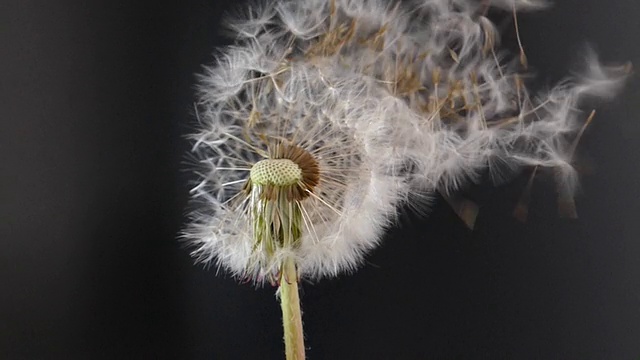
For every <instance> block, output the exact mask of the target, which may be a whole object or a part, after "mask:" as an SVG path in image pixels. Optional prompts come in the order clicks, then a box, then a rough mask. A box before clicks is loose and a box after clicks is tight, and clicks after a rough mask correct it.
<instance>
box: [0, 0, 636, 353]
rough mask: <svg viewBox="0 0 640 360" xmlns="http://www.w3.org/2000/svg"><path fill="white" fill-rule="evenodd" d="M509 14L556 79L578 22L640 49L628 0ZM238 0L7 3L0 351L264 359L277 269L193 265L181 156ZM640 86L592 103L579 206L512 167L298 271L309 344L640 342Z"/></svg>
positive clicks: (610, 55)
mask: <svg viewBox="0 0 640 360" xmlns="http://www.w3.org/2000/svg"><path fill="white" fill-rule="evenodd" d="M557 2H558V4H556V6H555V7H554V8H552V9H551V10H549V11H546V12H542V13H538V14H535V15H533V14H532V15H521V19H520V20H521V30H522V36H523V40H524V42H525V44H526V48H527V54H528V57H529V61H530V63H531V64H532V65H533V66H534V67H535V69H537V70H538V71H539V72H540V73H541V74H542V77H541V79H542V81H541V83H540V84H542V85H544V84H550V83H551V82H552V81H554V80H557V79H559V78H560V77H561V76H562V75H563V74H565V73H566V72H567V71H568V70H569V69H570V66H571V65H572V64H574V60H576V56H577V54H578V50H579V49H580V48H581V45H583V44H584V42H585V41H590V42H591V43H592V44H594V46H595V48H596V49H597V50H598V51H599V52H600V53H601V54H602V56H603V57H604V58H605V59H606V60H611V61H627V60H631V61H633V62H634V63H636V64H640V45H639V44H640V22H639V21H638V18H639V15H640V3H639V2H637V1H635V0H609V1H600V0H589V1H585V0H565V1H560V0H558V1H557ZM231 3H232V2H224V3H221V2H215V1H195V0H183V1H180V2H163V1H136V2H128V1H116V0H110V1H106V0H97V1H90V2H82V1H70V0H66V1H55V2H54V1H32V0H21V1H18V0H9V1H3V2H2V3H0V18H1V19H0V20H1V21H0V49H1V51H2V55H1V56H0V72H1V78H0V124H1V128H0V174H1V177H0V184H1V187H0V239H1V241H2V243H1V245H2V246H1V247H0V358H3V359H32V358H33V359H35V358H42V359H45V358H46V359H128V358H132V359H278V358H282V355H281V354H282V350H283V345H282V343H281V336H282V334H281V329H280V312H279V311H280V310H279V306H278V303H277V301H276V299H275V297H274V290H275V289H273V288H265V289H258V290H256V289H254V288H253V287H251V286H250V285H239V284H237V283H236V282H235V281H234V280H232V279H230V278H228V277H224V276H216V275H215V273H214V272H213V271H207V270H205V269H203V268H202V267H201V266H193V265H192V261H191V259H190V258H189V255H188V252H187V251H186V250H185V249H181V247H180V244H179V243H178V241H177V240H176V235H177V233H178V232H179V230H180V228H181V226H182V224H183V223H184V221H185V219H184V212H185V210H184V209H185V206H186V202H187V191H188V186H187V180H188V179H189V178H190V174H188V173H187V172H184V171H183V170H182V169H184V168H185V166H184V165H183V164H182V161H183V159H184V158H185V155H184V154H185V152H186V151H187V149H188V144H187V143H186V142H185V141H184V140H183V136H184V135H185V134H186V133H188V132H189V130H190V125H189V124H190V122H191V121H192V119H191V117H190V113H191V108H192V105H191V104H192V101H193V84H194V81H195V80H194V76H193V74H194V73H196V72H198V71H199V70H200V66H201V64H203V63H210V62H211V61H212V57H211V54H212V53H213V49H214V48H215V47H216V46H218V45H221V44H224V43H228V40H223V38H222V37H221V36H220V30H221V29H220V25H219V23H220V18H221V16H222V12H223V11H224V10H225V9H228V8H229V7H230V6H231ZM639 95H640V86H639V83H638V81H636V78H635V77H634V78H633V79H632V81H631V82H630V83H629V85H628V86H627V88H626V90H625V92H624V94H623V95H622V96H620V97H618V99H617V100H615V101H614V102H612V103H609V104H607V105H604V106H599V107H598V109H599V111H598V115H597V118H596V121H595V122H594V123H593V126H591V127H590V128H589V129H588V131H587V134H586V135H585V137H584V139H583V142H582V143H581V146H580V154H581V156H582V158H583V159H586V160H588V161H589V162H590V163H591V164H592V165H593V168H594V171H593V173H592V174H591V175H587V176H585V177H584V178H583V181H582V183H583V188H582V196H581V197H579V198H578V211H579V214H580V218H579V219H578V220H576V221H570V220H563V219H558V218H557V217H556V215H555V203H554V199H555V197H554V194H553V187H552V186H551V185H550V184H547V183H544V182H542V181H540V182H538V183H537V184H536V187H535V188H534V200H533V203H532V205H531V215H530V219H529V222H528V223H527V224H520V223H518V222H517V221H515V220H514V219H513V218H512V217H511V216H510V213H511V210H512V208H513V205H514V203H515V201H516V199H517V197H518V195H519V193H520V191H521V189H522V185H523V183H524V181H525V179H520V180H518V181H516V182H515V183H514V184H512V185H510V186H505V187H500V188H495V189H492V188H487V189H482V191H476V192H475V198H476V200H477V201H478V202H479V204H480V205H481V214H480V216H479V218H478V222H477V227H476V230H475V231H474V232H470V231H468V230H466V229H465V228H464V226H463V225H462V224H461V222H460V221H459V220H458V219H457V218H456V216H455V215H454V214H453V212H452V211H451V210H450V209H449V208H448V207H447V205H446V204H445V203H444V202H443V201H440V202H438V203H436V204H435V205H434V207H433V210H432V212H431V214H430V216H429V217H421V216H418V215H415V214H407V215H406V216H404V217H403V220H402V223H401V224H400V225H399V226H398V227H396V228H394V229H391V230H390V231H389V234H388V236H387V238H386V241H385V242H384V245H383V246H382V247H380V248H379V249H377V250H376V251H375V252H373V253H372V254H371V256H370V257H369V258H368V264H367V265H366V266H365V267H364V268H362V269H361V270H360V271H359V272H357V273H356V274H354V275H353V276H343V277H341V278H338V279H333V280H325V281H321V282H319V283H317V284H308V283H305V284H304V285H303V294H302V301H303V309H304V322H305V333H306V337H307V343H306V345H307V347H308V352H307V353H308V358H309V359H429V358H442V359H452V358H460V359H463V358H464V359H466V358H469V359H481V358H488V359H502V358H512V359H605V358H607V359H638V358H639V357H640V226H639V222H640V219H638V215H640V172H639V171H638V169H637V167H638V162H639V161H640V141H638V139H639V136H640V125H639V124H638V121H640V107H639V106H638V105H637V101H638V99H639Z"/></svg>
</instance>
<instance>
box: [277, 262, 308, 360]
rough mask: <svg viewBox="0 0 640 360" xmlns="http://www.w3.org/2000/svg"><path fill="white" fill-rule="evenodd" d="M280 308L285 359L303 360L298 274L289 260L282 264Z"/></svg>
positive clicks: (294, 265) (293, 263)
mask: <svg viewBox="0 0 640 360" xmlns="http://www.w3.org/2000/svg"><path fill="white" fill-rule="evenodd" d="M280 307H281V308H282V325H283V327H284V346H285V353H286V359H287V360H304V357H305V355H304V335H303V333H302V312H301V311H300V298H299V296H298V274H297V273H296V264H295V262H294V261H293V259H291V258H288V259H286V260H285V261H284V264H282V275H281V277H280Z"/></svg>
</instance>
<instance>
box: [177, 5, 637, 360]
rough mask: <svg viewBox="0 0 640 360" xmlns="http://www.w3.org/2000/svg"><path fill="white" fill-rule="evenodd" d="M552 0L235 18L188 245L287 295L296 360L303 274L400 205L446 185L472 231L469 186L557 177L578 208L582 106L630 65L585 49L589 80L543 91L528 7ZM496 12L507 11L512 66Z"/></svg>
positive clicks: (358, 255)
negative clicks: (536, 83) (535, 83)
mask: <svg viewBox="0 0 640 360" xmlns="http://www.w3.org/2000/svg"><path fill="white" fill-rule="evenodd" d="M546 5H547V4H546V3H545V2H542V1H538V0H500V1H497V0H491V1H479V0H478V1H475V0H420V1H417V0H416V1H414V2H411V3H410V2H385V1H382V0H297V1H293V0H291V1H288V0H287V1H284V0H283V1H275V2H272V3H269V4H262V5H261V6H257V7H253V8H250V9H249V11H248V12H247V13H246V14H244V15H243V16H240V18H236V19H234V20H232V21H230V28H231V29H232V31H233V32H234V34H235V36H236V39H237V42H236V44H235V45H233V46H230V47H228V48H226V49H224V50H222V51H221V53H220V54H219V56H218V57H217V63H216V64H215V65H213V66H211V67H208V68H206V69H205V71H204V74H203V75H202V76H201V78H200V88H199V90H200V94H199V101H198V103H197V106H196V110H197V111H196V112H197V115H198V120H199V122H200V123H199V131H198V132H197V133H196V134H195V135H193V141H194V147H193V152H194V154H195V156H196V158H197V159H198V161H199V168H200V169H201V170H200V172H199V175H200V181H199V183H198V184H197V185H196V186H195V187H194V188H193V190H192V192H193V196H194V199H196V201H198V202H200V205H201V206H200V207H199V208H198V210H197V212H195V213H194V214H193V221H192V224H191V225H190V226H189V227H188V229H187V230H186V231H185V237H186V238H187V239H188V240H189V242H190V244H191V246H192V248H193V252H192V254H193V256H194V257H195V258H196V259H197V260H198V261H199V262H202V263H205V264H207V265H213V266H215V267H216V268H217V269H218V270H224V271H226V272H229V273H230V274H232V275H233V276H235V277H237V278H238V279H240V280H243V281H249V282H253V283H255V284H257V285H262V284H264V283H265V282H268V283H271V284H274V285H278V286H279V290H278V294H279V296H280V300H281V306H282V311H283V324H284V334H285V347H286V354H287V359H302V358H304V345H303V332H302V321H301V311H300V305H299V299H298V288H297V283H298V281H299V280H300V279H309V280H318V279H320V278H323V277H331V276H337V275H338V274H341V273H345V272H351V271H354V270H355V269H356V268H357V267H358V266H359V265H360V264H361V263H362V261H363V258H364V256H365V255H366V254H367V252H368V251H370V250H371V249H373V248H375V247H376V246H377V244H378V243H379V240H380V238H381V235H382V233H383V230H384V229H385V227H386V226H387V225H389V224H391V223H392V222H393V221H394V219H395V217H396V211H397V210H396V208H397V207H398V205H399V204H405V205H406V204H408V205H412V206H415V205H416V204H417V203H422V202H424V201H425V200H428V199H429V198H431V197H432V195H433V194H435V193H438V192H439V193H441V194H443V195H444V196H445V199H446V200H447V201H448V202H449V203H450V204H451V205H452V207H453V208H454V209H455V210H456V212H457V213H458V214H459V215H460V217H461V218H462V219H463V220H465V223H466V224H467V226H469V227H470V228H473V225H474V223H475V216H476V214H477V206H475V204H474V203H472V202H470V201H468V200H466V199H464V198H462V197H460V196H459V194H457V192H458V191H459V190H460V189H461V188H464V186H466V184H468V183H472V182H478V181H480V179H481V178H482V176H483V174H485V173H488V174H489V176H490V177H491V178H492V179H493V181H494V182H495V183H500V182H503V181H506V180H508V179H510V178H512V177H513V176H514V175H515V174H517V173H519V172H520V171H521V170H522V169H523V168H532V169H533V172H532V173H533V174H536V173H537V172H539V171H538V169H542V168H549V169H553V173H554V176H555V179H556V182H557V184H558V191H559V204H561V208H563V209H565V210H566V209H569V210H567V211H566V212H569V213H570V212H572V211H573V210H572V200H573V194H574V192H575V190H576V187H577V176H576V172H575V170H574V168H573V166H572V157H573V154H574V152H575V148H576V144H577V141H578V140H579V138H580V136H581V134H582V131H583V130H584V127H585V126H586V124H588V123H589V122H590V121H591V119H592V118H593V116H589V117H586V116H584V119H586V123H583V122H581V121H580V119H582V118H583V115H584V114H583V113H582V112H581V110H580V107H581V106H582V105H583V100H584V99H585V98H588V97H600V98H607V97H611V96H612V94H614V93H615V92H616V91H617V90H618V89H619V88H620V86H621V84H622V82H623V80H624V78H625V76H626V74H627V73H628V69H627V68H623V67H606V66H602V65H601V64H600V63H599V62H598V60H597V57H596V56H595V54H594V53H593V52H591V51H587V52H586V55H585V62H586V64H587V66H586V71H585V72H583V73H581V74H577V75H575V76H574V77H572V78H570V79H568V80H565V81H563V82H561V83H560V84H559V85H558V86H556V87H553V88H551V90H549V91H547V92H542V93H538V94H532V93H531V92H530V91H529V90H528V88H527V79H528V78H529V77H530V75H529V74H528V73H527V69H528V62H527V59H526V56H525V53H524V46H523V44H522V42H521V39H520V33H519V29H518V25H517V17H516V12H517V11H530V10H536V9H539V8H543V7H544V6H546ZM490 7H494V8H496V9H500V10H506V11H510V12H511V14H512V15H513V17H514V25H515V29H514V30H515V33H516V35H517V40H518V47H519V56H518V57H516V58H514V57H512V56H511V55H510V54H509V53H508V52H507V51H504V50H502V49H501V48H500V46H499V45H500V34H499V32H498V31H497V28H496V26H495V25H494V24H493V23H492V21H491V20H489V18H488V17H487V16H486V13H487V11H488V9H489V8H490ZM530 184H531V180H530V181H529V186H530ZM527 198H528V192H527V191H525V194H524V195H523V199H524V200H523V201H521V203H520V204H519V207H518V209H519V214H520V215H521V216H520V217H523V216H522V214H524V211H523V209H524V208H526V206H524V203H525V202H526V201H527V200H526V199H527Z"/></svg>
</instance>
